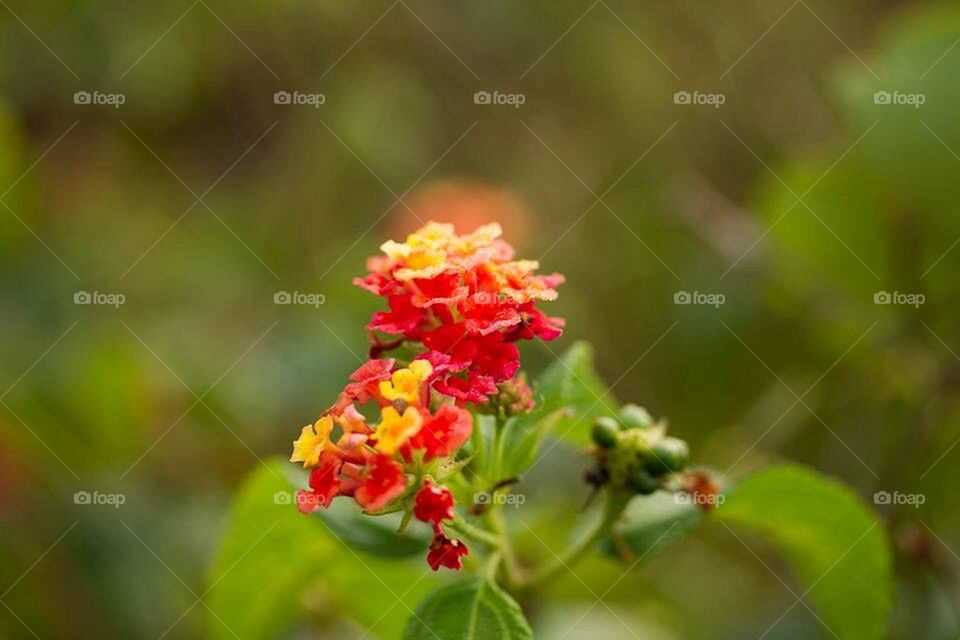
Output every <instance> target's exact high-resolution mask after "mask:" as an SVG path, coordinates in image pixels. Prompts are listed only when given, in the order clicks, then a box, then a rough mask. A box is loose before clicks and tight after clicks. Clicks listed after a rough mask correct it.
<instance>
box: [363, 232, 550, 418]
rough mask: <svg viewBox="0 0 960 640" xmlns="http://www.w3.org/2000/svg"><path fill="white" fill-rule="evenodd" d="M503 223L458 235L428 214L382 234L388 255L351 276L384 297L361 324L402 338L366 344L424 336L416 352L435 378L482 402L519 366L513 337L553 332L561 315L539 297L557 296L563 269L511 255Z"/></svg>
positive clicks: (379, 347)
mask: <svg viewBox="0 0 960 640" xmlns="http://www.w3.org/2000/svg"><path fill="white" fill-rule="evenodd" d="M501 233H502V231H501V229H500V225H498V224H496V223H494V224H488V225H484V226H481V227H479V228H478V229H476V230H475V231H473V232H472V233H468V234H463V235H458V234H457V233H456V232H455V231H454V228H453V225H449V224H438V223H435V222H429V223H427V224H426V225H424V226H423V227H422V228H420V229H419V230H417V231H415V232H413V233H411V234H410V235H408V236H407V238H406V240H405V241H404V242H402V243H401V242H396V241H393V240H391V241H388V242H385V243H384V244H383V245H382V246H381V250H382V251H383V253H384V255H383V256H379V257H377V258H374V259H371V260H369V261H368V263H367V268H368V270H369V271H370V273H369V274H368V275H367V276H366V277H364V278H356V279H354V283H355V284H357V285H358V286H360V287H362V288H364V289H366V290H367V291H370V292H372V293H374V294H375V295H378V296H382V297H384V298H386V301H387V306H388V307H389V310H387V311H378V312H376V313H375V314H374V315H373V317H372V318H371V320H370V323H369V324H368V325H367V329H368V330H369V331H371V332H379V333H382V334H386V335H390V336H398V337H399V341H398V342H394V343H386V342H384V341H380V340H372V342H373V344H374V347H373V348H372V349H371V353H372V354H375V355H379V354H380V353H381V352H383V351H384V350H385V348H386V347H385V345H391V346H399V344H400V343H402V342H404V341H406V342H410V343H414V344H418V343H419V344H422V345H423V346H424V347H425V348H426V349H427V350H428V351H427V353H426V354H422V355H421V358H422V359H425V360H428V361H430V362H431V364H433V366H434V374H435V375H434V377H433V379H432V382H431V386H432V387H433V388H434V389H435V390H436V391H438V392H440V393H442V394H444V395H448V396H451V397H453V398H455V399H456V400H457V401H459V402H461V403H481V402H484V401H485V399H486V397H487V396H489V395H491V394H493V393H495V392H496V388H495V387H496V384H497V383H499V382H503V381H505V380H508V379H509V378H511V377H512V376H513V375H514V374H515V373H516V372H517V370H518V369H519V367H520V354H519V351H518V350H517V349H516V345H514V344H513V343H514V342H516V341H518V340H532V339H534V338H539V339H541V340H553V339H555V338H557V337H559V336H560V335H561V333H562V331H563V320H562V319H560V318H553V317H550V316H547V315H545V314H544V313H543V312H542V311H540V310H539V309H537V308H536V304H537V303H538V302H541V301H550V300H554V299H556V297H557V291H556V287H557V286H559V285H560V284H561V283H562V282H563V276H561V275H559V274H551V275H539V274H537V273H536V271H537V269H538V268H539V264H538V262H536V261H534V260H514V259H513V257H514V251H513V248H512V247H510V245H508V244H507V243H506V242H504V241H503V240H501V239H500V235H501ZM443 356H447V359H444V358H443ZM441 362H442V365H443V366H442V367H441V366H438V365H439V364H441Z"/></svg>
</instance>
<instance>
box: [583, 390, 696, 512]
mask: <svg viewBox="0 0 960 640" xmlns="http://www.w3.org/2000/svg"><path fill="white" fill-rule="evenodd" d="M666 432H667V427H666V424H665V423H663V422H654V420H653V418H651V417H650V414H649V413H648V412H647V410H646V409H644V408H643V407H639V406H637V405H635V404H628V405H625V406H624V407H623V408H622V409H620V411H619V412H618V413H617V416H616V417H615V418H614V417H610V416H601V417H599V418H597V420H596V421H595V422H594V424H593V429H592V430H591V437H592V439H593V442H594V444H595V445H596V450H595V451H596V457H597V463H596V465H594V466H593V467H591V468H590V469H589V470H588V471H587V474H586V480H587V482H589V483H590V484H593V485H595V486H600V485H606V484H609V485H610V486H612V487H615V488H620V489H628V490H630V491H633V492H635V493H640V494H644V495H647V494H651V493H653V492H654V491H656V490H657V489H659V488H660V486H661V482H662V480H663V478H664V476H667V475H669V474H671V473H674V472H677V471H680V470H682V469H683V468H684V467H685V466H686V464H687V461H688V460H689V458H690V449H689V447H687V443H686V442H684V441H683V440H680V439H679V438H673V437H670V436H668V435H667V433H666Z"/></svg>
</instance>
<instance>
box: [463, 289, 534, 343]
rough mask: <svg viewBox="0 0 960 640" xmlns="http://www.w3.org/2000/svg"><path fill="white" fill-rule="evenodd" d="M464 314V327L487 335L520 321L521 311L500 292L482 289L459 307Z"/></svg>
mask: <svg viewBox="0 0 960 640" xmlns="http://www.w3.org/2000/svg"><path fill="white" fill-rule="evenodd" d="M457 308H458V309H459V311H460V313H461V314H463V317H464V318H465V320H464V323H463V324H464V327H465V328H466V330H467V331H469V332H470V333H474V334H479V335H481V336H485V335H488V334H491V333H493V332H495V331H502V330H504V329H509V328H510V327H513V326H515V325H517V324H519V323H520V312H519V311H518V310H517V304H516V302H514V301H513V300H510V299H509V298H507V299H501V298H500V296H499V294H497V293H496V292H494V293H487V292H485V291H481V292H479V293H475V294H473V295H472V296H470V297H469V298H467V299H466V300H464V301H463V302H461V303H460V305H459V306H458V307H457Z"/></svg>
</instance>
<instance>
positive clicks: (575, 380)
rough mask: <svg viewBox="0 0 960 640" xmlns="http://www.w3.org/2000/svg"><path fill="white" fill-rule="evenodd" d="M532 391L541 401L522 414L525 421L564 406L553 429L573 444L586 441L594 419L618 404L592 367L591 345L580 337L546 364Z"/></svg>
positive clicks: (536, 420)
mask: <svg viewBox="0 0 960 640" xmlns="http://www.w3.org/2000/svg"><path fill="white" fill-rule="evenodd" d="M535 392H536V394H537V397H538V398H539V399H540V402H541V404H540V405H539V406H538V407H537V409H536V410H535V411H534V412H533V413H531V414H530V415H529V416H526V417H525V418H524V423H525V424H530V423H536V422H538V421H540V420H543V419H545V418H546V417H547V416H548V415H550V414H551V413H553V412H555V411H557V410H558V409H567V410H568V413H567V414H566V415H563V416H560V417H559V418H558V419H557V421H556V425H555V426H554V430H555V432H556V433H557V435H558V437H560V438H563V439H565V440H569V441H570V442H573V443H576V444H586V443H587V442H589V441H590V428H589V427H590V424H591V423H592V422H593V419H594V418H596V417H597V416H600V415H604V414H608V413H612V411H611V407H612V408H615V407H617V406H618V404H617V401H616V399H615V398H614V397H613V395H612V394H611V393H610V392H609V388H608V387H607V385H606V384H605V383H604V382H603V380H601V379H600V376H599V375H598V374H597V371H596V369H595V367H594V364H593V347H591V346H590V345H589V344H588V343H586V342H583V341H580V342H575V343H574V344H573V345H572V346H571V347H570V348H569V349H568V350H567V351H566V353H564V354H563V355H562V356H560V357H559V358H558V359H557V361H556V362H554V363H552V364H551V365H550V366H549V367H547V368H546V370H545V371H544V372H543V374H541V376H540V378H539V380H538V381H537V384H536V386H535Z"/></svg>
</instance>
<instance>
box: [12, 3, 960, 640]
mask: <svg viewBox="0 0 960 640" xmlns="http://www.w3.org/2000/svg"><path fill="white" fill-rule="evenodd" d="M0 4H2V7H0V47H2V56H0V81H2V92H0V131H2V133H0V193H2V197H0V204H2V205H3V206H2V207H0V246H2V252H0V261H2V264H0V267H2V268H0V305H2V313H0V325H2V335H3V340H2V342H0V394H2V395H0V400H2V406H0V590H2V591H0V592H2V597H0V602H2V604H4V608H2V609H0V637H4V638H25V637H32V636H31V634H35V635H36V636H37V637H41V638H54V637H56V638H103V637H123V638H157V637H159V636H161V634H164V633H166V634H167V635H166V636H165V637H168V638H175V637H180V638H198V637H205V636H206V635H207V634H208V633H209V630H210V625H211V624H213V625H216V623H215V622H213V623H211V619H210V614H209V612H208V611H207V610H206V609H205V608H204V607H201V606H195V607H193V608H191V605H193V604H194V602H195V601H196V596H198V595H200V594H202V593H203V592H204V590H205V589H206V584H207V575H206V567H207V566H208V565H209V563H210V561H211V558H212V557H213V554H214V553H215V549H216V546H217V543H218V540H219V537H220V535H221V533H222V530H223V527H224V524H225V519H226V516H227V512H228V508H229V504H230V499H231V496H232V495H233V493H234V491H235V489H236V487H237V486H238V485H239V484H240V483H241V482H242V480H243V478H244V477H245V476H246V475H247V474H248V473H249V472H250V471H251V470H253V469H255V468H256V467H257V466H258V465H259V462H258V460H263V459H266V458H267V457H269V456H271V455H274V454H286V453H287V451H288V449H289V441H290V440H291V439H292V437H293V435H294V434H295V432H296V431H297V429H298V428H299V426H300V425H301V424H304V423H305V422H306V421H310V420H312V418H313V417H315V416H316V415H317V414H318V413H319V412H320V411H322V410H323V409H324V408H326V407H327V406H328V405H329V404H330V401H331V399H332V398H333V396H334V394H335V393H336V391H337V390H338V389H339V388H340V387H341V386H342V381H343V380H344V378H345V376H346V375H347V374H348V373H349V372H350V371H352V370H353V369H354V368H355V367H356V366H357V364H358V361H359V360H360V359H361V358H362V357H363V355H364V351H365V335H364V332H363V329H362V327H363V326H364V324H365V323H366V320H367V319H368V317H369V315H370V314H371V312H373V311H374V310H375V309H376V308H377V307H378V300H375V299H374V298H373V297H372V296H370V295H369V294H367V293H365V292H363V291H361V290H359V289H356V288H354V287H352V286H351V284H350V280H351V278H352V277H353V276H354V275H358V274H360V273H362V272H363V268H364V260H365V257H366V256H368V255H372V254H373V253H375V252H376V249H377V246H378V245H379V244H380V243H381V242H382V241H384V240H385V239H387V238H391V237H393V238H396V237H398V236H402V235H403V234H405V233H407V232H408V231H410V230H412V229H413V228H415V227H416V226H418V224H419V222H418V219H429V218H436V219H447V220H452V221H455V222H457V223H458V224H461V225H463V226H464V227H471V226H472V225H478V224H480V223H484V222H487V221H490V220H499V221H500V222H501V223H502V224H503V226H504V227H505V228H506V231H507V235H508V238H509V239H510V240H512V241H513V242H514V244H515V245H517V247H518V249H519V251H520V254H521V255H523V256H525V257H529V258H539V259H541V261H542V263H543V268H544V269H545V270H546V271H548V272H549V271H554V270H556V271H560V272H563V273H564V274H566V276H567V278H568V283H567V284H566V285H564V287H563V288H562V291H561V297H560V299H559V301H557V302H555V303H552V305H551V308H550V311H551V312H553V313H555V314H556V315H562V316H564V317H566V318H567V319H568V330H567V333H566V335H565V336H564V338H562V339H561V341H560V342H558V343H553V344H552V345H551V346H550V349H547V348H545V347H544V346H543V345H538V344H529V345H525V347H524V352H523V353H524V359H525V366H526V368H527V369H529V370H530V371H532V372H536V371H539V370H541V369H542V368H543V367H544V366H546V365H547V364H549V363H550V362H551V361H552V360H553V359H554V352H557V353H558V352H559V351H560V350H562V349H563V348H564V346H566V345H569V344H570V343H571V342H572V341H573V340H574V339H577V338H583V339H586V340H588V341H590V342H592V343H593V344H594V345H595V347H596V350H597V354H598V367H599V369H600V370H601V372H602V373H603V375H604V376H605V377H606V378H607V380H608V381H609V382H610V383H615V386H614V393H615V395H616V396H617V397H618V398H619V399H621V400H632V401H635V402H639V403H641V404H644V405H646V406H647V407H648V408H650V410H651V411H652V412H653V413H654V414H655V415H658V416H667V417H669V420H670V424H671V426H672V429H673V430H674V431H675V432H676V433H677V434H678V435H682V436H683V437H684V438H686V439H688V440H689V441H690V443H691V446H692V448H693V450H694V452H695V453H694V458H695V461H696V462H698V463H700V464H704V465H708V466H710V467H712V468H714V469H716V470H717V471H718V472H721V473H725V474H726V475H727V476H728V477H729V478H730V479H735V478H737V477H739V476H741V475H743V474H744V473H746V472H748V471H749V470H751V469H755V468H757V467H759V466H762V465H764V464H768V463H770V462H771V461H774V460H778V459H788V460H791V461H797V462H801V463H805V464H809V465H812V466H814V467H816V468H817V469H819V470H821V471H823V472H824V473H827V474H829V475H832V476H834V477H837V478H839V479H842V480H843V481H845V482H846V483H848V484H850V485H852V486H853V487H854V488H855V489H856V491H857V492H858V493H859V494H860V495H861V496H862V497H863V499H864V500H865V501H867V502H868V503H870V504H871V507H873V508H875V509H876V511H877V513H878V514H879V515H880V516H881V517H882V519H883V523H884V526H886V527H887V528H888V530H889V533H890V536H891V539H892V541H893V544H894V553H895V554H896V571H897V592H896V604H895V609H894V616H893V618H892V620H891V624H890V629H891V631H890V637H893V638H912V639H913V638H924V639H926V638H955V637H956V636H957V633H958V630H960V613H958V612H960V591H958V584H957V574H956V570H957V567H958V563H960V559H958V557H957V553H956V551H957V550H960V521H958V510H957V509H956V496H955V495H954V494H955V489H956V486H957V478H958V475H957V472H956V468H957V465H958V463H960V447H956V448H954V446H955V444H956V442H957V440H958V438H960V396H958V394H957V390H958V386H960V366H958V363H960V358H958V353H960V323H958V320H960V307H958V305H957V300H958V297H957V296H958V293H960V278H958V273H960V248H957V247H956V245H957V242H958V239H960V215H958V205H957V202H958V201H960V180H958V175H960V157H958V153H960V120H958V119H957V118H956V106H957V104H958V99H960V84H958V83H957V82H956V78H957V77H958V73H960V46H958V44H957V43H958V37H960V11H958V10H957V9H956V7H955V6H953V7H951V6H950V5H942V6H940V5H934V4H932V3H921V2H916V3H907V2H889V1H876V0H875V1H873V2H866V1H863V0H854V1H844V2H820V1H815V0H797V1H796V2H793V3H792V4H791V0H785V1H782V2H779V1H778V2H761V1H760V0H747V1H743V2H737V3H732V4H731V3H705V2H693V1H687V0H681V1H677V2H657V3H630V2H624V1H620V0H599V1H598V2H594V3H592V4H591V3H590V1H589V0H588V1H584V2H580V1H577V2H528V3H518V2H507V1H504V0H498V1H494V2H472V3H458V4H457V5H455V6H454V5H451V4H450V3H443V2H427V1H425V2H421V1H419V0H416V1H414V0H409V1H404V2H395V3H391V2H389V1H387V2H380V1H379V0H377V1H371V2H365V3H347V2H326V1H320V2H295V1H291V0H286V1H283V2H269V3H268V2H254V1H251V0H242V1H238V2H222V1H219V0H199V1H198V2H195V3H193V4H190V2H189V0H188V1H187V2H168V3H119V2H106V3H103V2H88V1H69V2H67V1H61V2H57V1H53V0H51V1H45V2H20V1H14V0H3V2H0ZM80 91H86V92H88V93H90V94H91V95H92V96H94V95H95V94H94V92H99V94H100V95H110V94H113V95H118V94H119V95H122V96H123V98H122V99H123V104H121V105H118V106H114V105H112V104H77V103H76V101H75V99H74V95H75V93H76V92H80ZM278 91H286V92H289V93H291V94H293V92H300V93H301V94H309V95H314V94H322V95H323V104H320V105H316V106H315V105H310V104H299V105H297V104H276V103H275V100H274V94H275V93H276V92H278ZM478 91H488V92H491V93H492V92H494V91H497V92H500V93H501V94H517V95H521V96H522V100H523V104H522V105H519V106H515V105H510V104H476V103H475V100H474V94H475V93H476V92H478ZM678 91H686V92H689V93H690V94H691V95H692V96H693V95H694V92H699V94H700V95H707V94H713V95H717V94H720V95H722V96H723V104H721V105H719V106H714V105H711V104H683V100H682V99H677V100H675V98H674V94H675V93H676V92H678ZM878 91H881V92H888V94H889V95H890V96H892V98H891V100H890V103H888V104H885V103H884V102H885V100H884V98H882V97H881V98H879V99H875V92H878ZM897 95H900V96H917V95H920V96H923V98H922V104H919V105H918V104H916V102H918V100H917V98H916V97H914V98H912V99H909V100H912V102H913V103H914V104H910V103H906V104H896V102H897V101H898V100H908V98H897V97H896V96H897ZM104 99H105V98H104ZM96 100H97V98H96V97H93V98H92V99H91V102H94V101H96ZM80 101H81V102H82V99H80ZM115 101H116V100H115ZM678 101H679V102H680V104H678V103H677V102H678ZM694 101H696V98H695V97H694V99H693V100H692V101H691V102H694ZM714 102H716V99H714ZM878 102H879V104H878ZM280 291H286V292H301V293H307V294H318V295H322V296H323V298H322V299H323V304H322V305H319V306H316V307H314V306H309V305H278V304H275V303H274V296H275V294H276V293H277V292H280ZM81 292H88V293H90V294H91V295H92V294H93V293H94V292H97V293H99V294H101V295H100V296H99V298H98V299H99V300H101V301H103V300H106V298H104V297H103V296H104V295H114V296H116V295H117V294H119V295H122V296H123V304H121V305H119V306H110V305H107V304H89V305H84V304H76V303H75V296H77V294H78V293H81ZM678 292H690V293H691V294H692V293H693V292H699V293H705V294H722V296H724V303H723V304H721V305H719V306H709V305H697V304H691V305H683V304H676V303H675V296H676V295H677V294H678ZM879 292H889V293H891V294H893V293H894V292H899V293H901V294H907V295H922V296H923V301H922V304H918V305H914V306H911V305H908V304H897V303H896V300H901V301H902V300H904V298H903V297H902V296H900V297H899V298H896V299H894V304H877V303H876V301H875V300H876V299H877V298H876V296H877V294H878V293H879ZM112 299H116V297H115V298H112ZM914 299H918V298H914ZM879 300H880V301H882V300H883V298H882V296H881V297H880V298H879ZM584 465H585V461H584V460H583V459H582V458H579V457H577V456H576V455H575V454H572V453H568V452H564V451H563V447H557V448H556V450H555V451H554V452H551V454H550V456H549V457H548V459H547V460H546V461H545V462H544V464H543V465H542V466H541V471H540V476H539V477H540V479H541V483H540V484H539V485H538V484H537V481H536V479H534V480H532V484H531V487H532V488H531V489H530V495H536V496H538V500H539V504H542V505H543V507H542V508H543V510H544V511H543V516H542V518H543V521H544V522H549V523H554V522H559V521H560V520H561V519H562V518H563V516H562V515H561V516H558V515H557V513H558V512H559V513H561V514H564V513H567V512H568V511H570V510H571V509H572V507H571V505H570V496H571V495H574V496H576V499H577V501H579V500H582V498H583V497H584V496H585V489H584V488H583V487H582V486H580V485H579V484H578V483H577V480H576V478H577V476H578V474H579V469H580V468H581V467H582V466H584ZM557 478H560V479H561V480H557ZM537 487H540V488H539V489H538V488H537ZM78 491H87V492H91V493H92V492H94V491H98V492H101V493H102V494H120V495H122V496H123V500H124V503H123V504H122V505H121V506H119V507H117V508H115V507H113V506H111V505H90V504H86V505H85V504H76V503H75V500H74V494H75V493H76V492H78ZM878 491H888V492H893V491H899V492H902V493H906V494H920V495H922V496H923V501H924V502H923V504H922V505H920V506H919V507H916V506H914V505H899V506H897V505H873V496H874V493H875V492H878ZM531 513H536V512H531ZM531 518H533V519H535V517H534V516H531ZM544 535H546V536H549V535H550V534H549V533H545V534H544ZM753 542H754V541H750V544H751V547H750V548H747V547H745V546H744V545H743V544H741V541H739V540H737V539H736V538H734V537H733V536H731V535H730V533H729V532H728V531H726V530H724V529H723V528H710V527H707V528H705V529H704V530H702V531H700V532H698V533H697V534H696V535H695V536H694V537H693V538H692V539H690V540H688V541H686V543H685V544H681V545H676V546H675V547H672V548H670V549H669V550H667V551H665V552H664V553H662V554H661V555H659V556H658V557H657V558H655V559H654V560H653V561H652V562H650V563H649V564H647V565H645V566H643V567H641V568H638V569H636V570H634V571H632V572H630V573H629V574H628V575H627V576H626V577H624V578H623V580H622V581H621V582H620V583H619V584H618V586H617V588H616V589H614V590H613V591H612V592H611V593H610V594H609V595H608V596H607V597H606V598H605V601H606V602H607V603H608V604H609V607H610V608H606V607H593V608H591V605H592V604H593V603H594V602H595V598H592V597H591V595H590V593H589V590H588V589H586V588H585V586H586V585H585V584H583V583H581V582H580V581H578V580H576V579H574V578H573V577H572V576H567V577H566V579H564V580H561V581H559V582H558V583H557V584H556V585H554V586H553V587H552V588H551V590H550V592H549V593H548V594H546V595H545V596H544V597H543V598H542V599H541V600H539V601H538V602H536V603H533V607H532V609H531V617H532V620H533V623H534V625H535V628H536V629H537V630H538V632H539V635H540V636H541V637H546V638H549V637H558V636H559V635H560V634H562V633H564V632H566V633H568V635H567V636H566V637H576V638H582V637H595V638H630V637H635V636H638V637H643V638H664V639H666V638H756V637H758V636H760V635H761V634H763V633H764V632H765V630H767V629H768V628H769V627H770V625H771V624H772V623H773V622H774V621H775V620H776V619H777V618H778V617H779V616H780V615H781V614H782V613H783V612H784V611H785V610H787V608H788V607H790V605H791V604H792V603H793V602H794V600H795V598H794V596H793V595H792V594H791V593H790V591H789V590H788V589H787V588H785V587H784V585H783V584H781V583H780V581H779V578H778V577H777V576H783V577H784V580H785V581H786V582H787V584H791V583H792V582H791V581H792V579H791V576H790V569H789V567H788V566H786V565H785V564H784V563H782V562H781V561H779V560H778V559H777V557H776V555H774V554H772V553H770V552H769V549H768V548H765V547H764V546H763V545H762V543H760V542H759V541H756V545H757V546H756V547H754V546H753ZM754 548H756V549H757V555H754V552H753V550H752V549H754ZM761 559H762V560H761ZM291 561H295V550H291ZM763 563H766V564H767V565H768V567H767V568H765V567H764V564H763ZM768 568H769V569H772V571H768ZM578 573H580V575H581V576H582V578H583V581H584V582H585V583H586V584H589V585H592V587H593V588H600V587H601V586H602V585H607V584H609V583H610V581H611V579H612V578H611V576H619V575H620V573H622V568H621V569H620V570H618V569H616V568H615V567H614V565H612V564H610V563H608V562H606V561H602V562H601V561H596V563H595V564H591V563H588V564H587V565H584V567H583V569H582V571H578ZM8 587H9V588H8ZM255 597H256V594H255V593H253V594H251V598H254V599H255ZM611 609H612V610H613V611H616V612H617V613H616V615H614V614H613V613H612V611H611ZM312 611H313V613H312V614H310V615H308V616H307V617H306V619H304V620H298V621H296V623H295V624H293V630H292V631H291V632H290V633H291V636H290V637H298V638H322V637H334V638H339V637H357V636H359V635H360V633H362V629H361V630H360V633H354V634H352V635H351V632H348V631H345V627H344V626H343V625H344V623H343V621H338V620H336V616H331V615H330V612H329V611H324V607H323V603H322V602H320V603H316V602H314V603H312ZM587 611H588V613H587V614H586V615H585V616H583V617H581V614H583V613H584V612H587ZM185 612H186V613H185ZM577 618H580V619H579V621H577V622H576V626H575V628H573V629H572V630H570V625H571V623H572V622H573V621H574V620H576V619H577ZM621 619H622V620H623V621H626V622H627V624H626V625H624V624H623V623H622V622H621ZM175 623H176V624H175ZM172 625H173V626H172ZM627 627H629V629H628V628H627ZM822 633H825V631H824V629H823V628H822V627H821V626H819V624H818V623H817V622H816V620H815V619H814V618H813V616H812V615H811V614H810V613H809V612H808V611H807V610H806V609H805V608H803V607H794V608H793V609H792V610H791V611H790V613H788V614H787V615H786V616H785V617H784V618H783V619H782V620H781V621H780V622H779V623H778V624H777V625H776V627H774V628H773V629H772V630H770V632H769V635H767V637H769V638H810V637H818V636H819V635H820V634H822ZM241 635H242V634H241ZM368 637H372V635H371V636H368Z"/></svg>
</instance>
